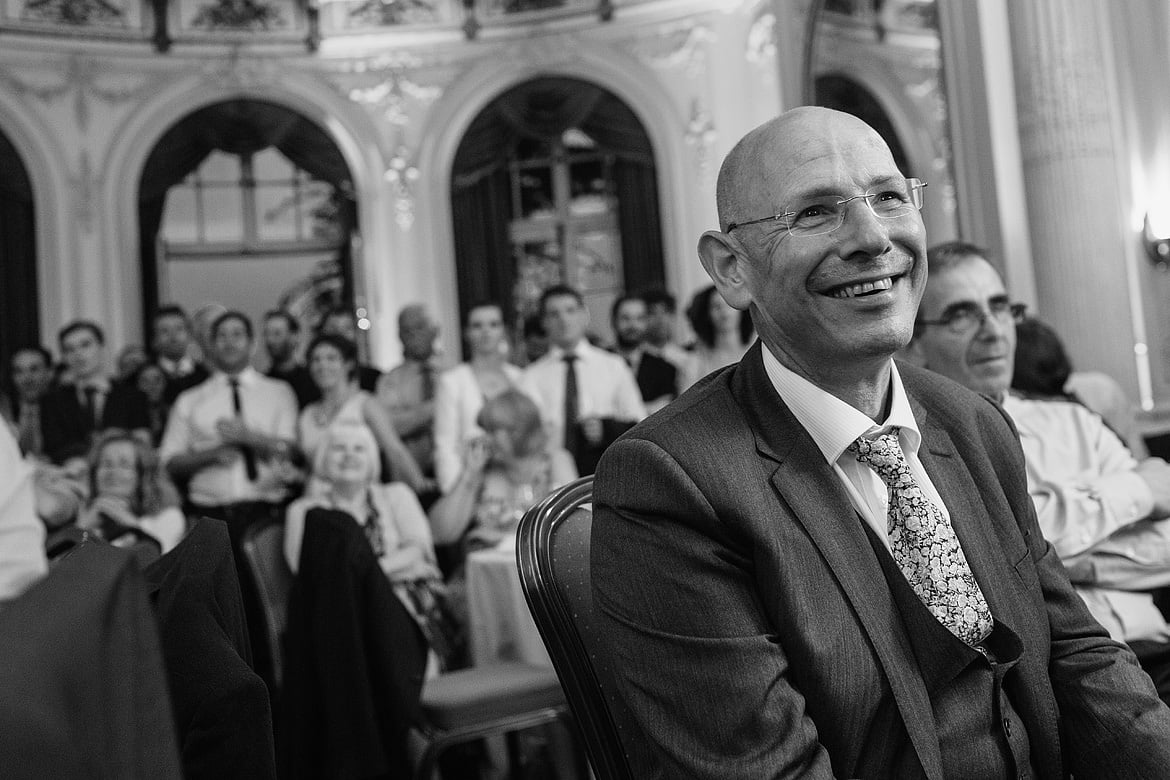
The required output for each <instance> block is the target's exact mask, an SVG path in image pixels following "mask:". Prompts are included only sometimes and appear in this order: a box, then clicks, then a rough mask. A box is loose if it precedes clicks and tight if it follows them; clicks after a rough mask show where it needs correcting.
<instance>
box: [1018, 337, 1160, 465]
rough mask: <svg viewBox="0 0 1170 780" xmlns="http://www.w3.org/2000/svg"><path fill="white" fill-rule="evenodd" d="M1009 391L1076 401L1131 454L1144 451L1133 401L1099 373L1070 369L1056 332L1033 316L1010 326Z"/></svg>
mask: <svg viewBox="0 0 1170 780" xmlns="http://www.w3.org/2000/svg"><path fill="white" fill-rule="evenodd" d="M1012 389H1013V390H1016V391H1019V392H1020V393H1023V394H1024V395H1029V396H1033V397H1041V398H1063V399H1068V400H1072V401H1076V402H1077V403H1079V404H1081V405H1082V406H1085V407H1088V409H1089V410H1091V411H1093V412H1096V413H1097V414H1098V415H1100V417H1101V419H1102V420H1104V421H1105V425H1106V426H1108V427H1109V429H1110V430H1112V431H1113V432H1114V433H1116V434H1117V437H1118V438H1119V439H1121V440H1122V441H1123V442H1125V445H1126V446H1127V447H1128V448H1129V450H1130V452H1132V453H1133V456H1134V457H1135V458H1137V459H1139V460H1141V459H1142V458H1144V457H1146V456H1147V455H1148V454H1149V452H1148V451H1147V449H1146V443H1145V440H1144V439H1143V438H1142V435H1141V431H1140V430H1138V425H1137V420H1136V419H1135V416H1134V405H1133V403H1132V402H1130V400H1129V397H1128V396H1126V394H1125V390H1123V389H1122V387H1121V384H1120V383H1119V382H1118V381H1117V380H1116V379H1114V378H1113V377H1111V376H1109V375H1108V374H1105V373H1102V372H1100V371H1073V368H1072V361H1070V360H1069V357H1068V353H1067V352H1066V351H1065V349H1064V344H1063V343H1062V342H1061V340H1060V336H1058V335H1057V333H1056V331H1055V330H1053V329H1052V328H1051V327H1049V326H1048V325H1046V324H1044V323H1043V322H1041V321H1040V320H1037V319H1035V318H1034V317H1029V318H1027V319H1025V320H1024V321H1022V322H1020V323H1018V324H1017V325H1016V358H1015V366H1014V369H1013V373H1012Z"/></svg>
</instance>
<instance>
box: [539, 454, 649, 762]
mask: <svg viewBox="0 0 1170 780" xmlns="http://www.w3.org/2000/svg"><path fill="white" fill-rule="evenodd" d="M592 496H593V477H591V476H587V477H582V478H580V479H578V480H576V481H574V482H571V483H569V484H568V485H566V486H564V487H562V488H560V489H559V490H556V491H554V492H553V493H552V494H550V495H549V496H548V497H547V498H546V499H545V500H544V501H542V502H540V503H539V504H537V505H536V506H534V507H532V509H530V510H528V512H527V513H525V515H524V517H523V518H522V519H521V521H520V529H519V539H518V545H517V548H516V562H517V565H518V566H519V568H520V582H521V584H522V585H523V588H524V598H525V600H526V601H527V602H528V608H529V609H530V610H531V611H532V615H533V617H534V618H535V620H536V626H537V628H538V629H539V630H540V635H541V638H542V639H543V640H544V644H545V647H547V648H548V651H549V655H550V657H551V658H552V662H553V667H554V668H555V669H556V671H557V676H559V677H560V680H561V687H563V688H564V690H565V696H566V697H567V698H568V700H569V706H570V708H571V709H572V712H573V718H574V720H575V721H576V723H577V726H578V728H579V729H580V730H581V733H582V735H583V737H584V742H585V749H586V752H587V754H588V757H589V762H590V764H591V765H592V767H593V771H594V773H595V774H596V776H597V777H598V778H599V780H633V772H632V769H631V766H630V760H629V758H628V756H627V753H626V749H625V747H624V745H623V742H622V738H621V736H620V729H619V726H618V723H617V720H616V719H615V717H614V713H613V711H612V709H611V707H610V705H609V702H608V701H607V696H606V691H605V688H604V687H603V685H602V682H601V679H600V678H599V676H598V674H597V669H596V667H595V665H594V661H593V658H592V657H591V655H590V652H589V649H588V648H587V647H586V645H585V643H584V641H583V640H582V637H581V632H580V627H579V625H578V623H577V618H576V616H575V615H576V613H577V612H578V611H579V610H581V609H583V606H582V605H581V604H579V603H578V604H573V603H570V601H569V600H568V599H567V598H566V596H565V594H564V592H563V591H562V588H561V587H560V585H559V582H560V579H559V578H558V576H557V569H556V565H555V561H554V556H553V555H552V550H553V543H554V539H555V537H556V535H557V532H558V531H559V530H561V528H562V526H563V525H564V524H565V523H566V521H569V520H570V519H572V518H574V517H575V516H576V515H577V512H578V511H579V510H585V508H586V506H587V505H589V504H590V503H591V501H592ZM586 511H591V510H586ZM578 521H580V520H579V519H578ZM589 522H592V518H591V517H590V519H589Z"/></svg>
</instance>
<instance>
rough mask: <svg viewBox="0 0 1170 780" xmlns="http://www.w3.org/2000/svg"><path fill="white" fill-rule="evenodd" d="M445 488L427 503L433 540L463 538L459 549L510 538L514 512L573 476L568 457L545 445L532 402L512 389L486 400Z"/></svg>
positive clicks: (515, 521)
mask: <svg viewBox="0 0 1170 780" xmlns="http://www.w3.org/2000/svg"><path fill="white" fill-rule="evenodd" d="M476 422H477V423H478V425H479V427H480V428H482V429H483V431H484V432H485V433H484V435H483V436H481V437H479V438H476V439H472V440H471V441H470V442H469V443H468V445H467V447H466V449H465V455H464V466H463V470H462V472H461V473H460V475H459V478H458V479H457V480H456V482H455V484H454V486H452V488H451V490H450V491H449V492H448V493H447V494H446V495H445V496H443V497H442V498H441V499H439V500H438V501H437V502H435V505H434V506H432V507H431V512H430V518H431V528H432V529H433V531H434V534H435V540H436V541H437V542H438V543H439V544H452V543H455V542H460V541H462V542H463V546H464V552H465V553H466V552H470V551H472V550H475V549H480V548H483V547H489V546H492V545H496V544H500V543H505V544H508V543H510V541H511V539H512V538H513V536H514V534H515V531H516V526H517V524H518V523H519V522H520V517H521V516H522V515H523V514H524V512H525V511H527V510H528V508H529V507H531V506H532V505H533V504H535V503H536V502H537V501H539V500H540V499H542V498H544V497H545V496H546V495H548V494H549V493H550V492H551V491H552V490H553V489H554V488H556V487H559V486H560V485H563V484H565V483H566V482H569V481H571V480H573V479H575V478H576V477H577V469H576V466H574V465H573V458H572V456H571V455H569V453H568V452H566V451H565V450H564V449H563V448H560V447H555V448H554V447H553V446H551V445H550V442H549V438H548V434H547V433H546V432H545V430H544V426H543V425H542V423H541V417H540V410H539V409H538V408H537V406H536V402H535V401H533V400H532V399H531V398H529V397H528V396H527V395H525V394H524V393H522V392H520V391H519V390H516V389H508V390H505V391H504V392H502V393H500V394H499V395H497V396H496V397H494V398H492V399H490V400H489V401H487V402H486V403H485V404H484V406H483V409H481V410H480V413H479V415H478V417H477V420H476Z"/></svg>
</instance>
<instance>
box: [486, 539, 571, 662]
mask: <svg viewBox="0 0 1170 780" xmlns="http://www.w3.org/2000/svg"><path fill="white" fill-rule="evenodd" d="M467 607H468V612H469V618H470V622H471V637H470V641H471V660H472V663H473V664H474V665H476V666H481V665H483V664H490V663H494V662H498V661H523V662H524V663H530V664H538V665H543V666H552V661H551V660H549V657H548V651H547V650H545V649H544V642H542V641H541V639H540V632H538V631H537V630H536V623H534V622H533V620H532V614H531V613H529V611H528V604H527V603H526V602H525V601H524V592H523V591H522V590H521V589H520V573H519V572H518V571H517V570H516V550H515V548H514V544H510V545H509V546H508V547H507V548H506V549H500V548H499V547H492V548H489V549H486V550H477V551H476V552H473V553H471V555H469V556H467Z"/></svg>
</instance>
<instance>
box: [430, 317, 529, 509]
mask: <svg viewBox="0 0 1170 780" xmlns="http://www.w3.org/2000/svg"><path fill="white" fill-rule="evenodd" d="M463 338H464V339H466V341H467V348H468V351H469V352H470V358H469V359H468V360H467V362H465V363H460V364H459V365H457V366H455V367H454V368H452V369H450V370H448V371H445V372H443V373H442V374H441V375H440V376H439V382H438V386H437V387H436V388H435V476H436V478H437V479H438V482H439V489H440V490H442V491H443V492H444V493H446V492H448V491H450V490H451V488H452V487H454V486H455V482H456V480H458V479H459V474H460V473H461V472H462V471H463V455H464V452H465V450H466V448H467V445H468V443H469V442H470V441H472V440H473V439H476V438H479V437H480V436H483V433H484V431H483V429H482V428H480V427H479V424H478V423H477V422H476V419H477V418H478V416H479V412H480V410H481V409H483V405H484V401H486V400H488V399H491V398H495V397H496V396H498V395H499V394H500V393H502V392H504V391H505V390H507V389H509V388H511V387H515V386H516V384H517V383H518V382H519V381H520V376H521V373H522V372H521V371H520V369H519V368H518V367H516V366H514V365H512V364H511V363H509V362H508V343H507V340H506V338H505V326H504V310H503V307H501V306H500V305H499V304H498V303H492V302H485V303H480V304H476V305H475V306H472V307H471V308H470V309H469V310H468V312H467V317H466V319H465V322H464V326H463Z"/></svg>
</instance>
